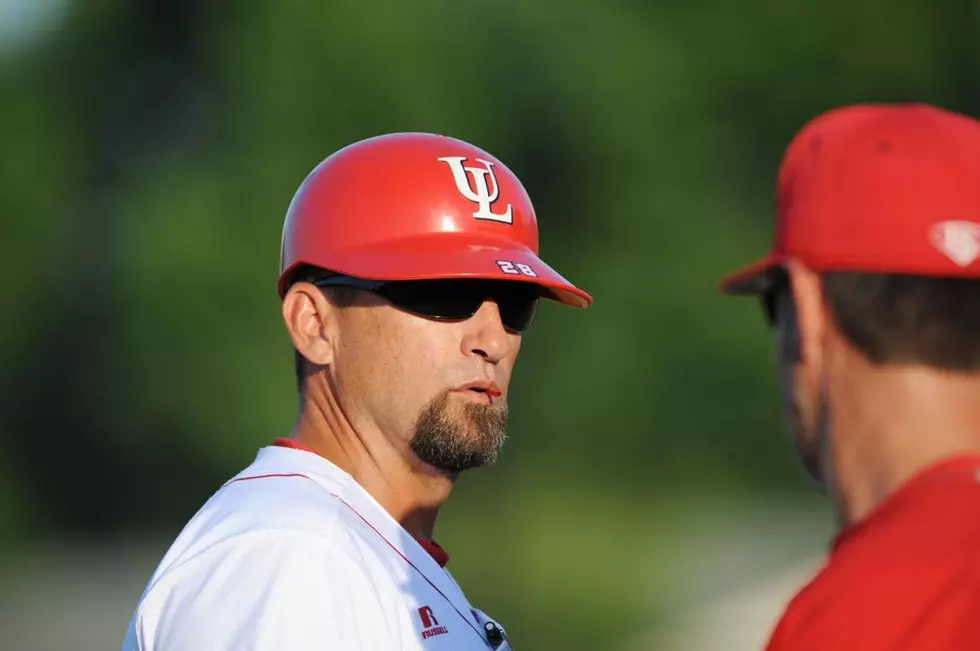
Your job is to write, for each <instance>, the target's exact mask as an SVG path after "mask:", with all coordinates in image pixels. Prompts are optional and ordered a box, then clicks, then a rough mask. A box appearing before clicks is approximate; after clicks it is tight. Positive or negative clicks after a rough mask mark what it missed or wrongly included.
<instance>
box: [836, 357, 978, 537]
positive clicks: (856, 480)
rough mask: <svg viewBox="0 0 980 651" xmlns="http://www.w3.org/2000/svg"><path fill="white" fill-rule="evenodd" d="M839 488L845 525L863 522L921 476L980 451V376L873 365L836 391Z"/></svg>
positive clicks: (837, 490)
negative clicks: (960, 456)
mask: <svg viewBox="0 0 980 651" xmlns="http://www.w3.org/2000/svg"><path fill="white" fill-rule="evenodd" d="M830 398H831V402H830V404H831V410H832V411H831V413H830V432H831V433H830V436H831V449H830V452H829V454H830V457H831V459H832V463H833V471H834V474H833V478H832V481H833V484H834V486H833V489H834V490H835V492H836V497H837V501H838V506H839V508H840V511H841V516H842V520H843V523H844V524H845V525H850V524H855V523H857V522H860V521H862V520H863V519H864V518H866V517H867V516H868V514H869V513H870V512H871V511H873V510H874V509H875V508H876V507H877V506H878V505H880V504H881V503H882V502H883V501H885V500H886V499H887V498H888V497H889V496H891V495H892V494H893V493H894V492H895V491H896V490H897V489H898V488H900V487H901V486H902V485H903V484H904V483H905V482H906V481H908V480H909V479H910V478H911V477H912V476H913V475H915V474H917V473H918V472H920V471H921V470H924V469H925V468H927V467H929V466H931V465H933V464H935V463H938V462H940V461H942V460H944V459H948V458H951V457H954V456H958V455H962V454H967V453H976V454H980V378H978V377H977V376H967V375H953V374H942V373H939V372H936V371H934V370H931V369H925V368H920V367H896V368H890V369H881V368H873V367H868V368H867V369H864V370H862V371H861V372H859V373H855V374H852V375H851V378H850V381H849V382H845V383H840V384H839V385H838V386H837V387H836V390H835V391H834V392H833V395H831V397H830Z"/></svg>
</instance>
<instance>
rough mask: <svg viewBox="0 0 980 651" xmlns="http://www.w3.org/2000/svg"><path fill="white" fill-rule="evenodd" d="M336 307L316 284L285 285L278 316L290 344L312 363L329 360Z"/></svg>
mask: <svg viewBox="0 0 980 651" xmlns="http://www.w3.org/2000/svg"><path fill="white" fill-rule="evenodd" d="M336 310H337V308H336V307H334V306H333V305H332V304H331V303H330V302H329V301H328V300H327V299H326V297H325V296H324V295H323V292H321V291H320V289H319V288H318V287H316V286H315V285H313V284H311V283H307V282H298V283H296V284H294V285H293V286H292V287H290V288H289V291H288V292H287V293H286V297H285V298H284V299H283V302H282V318H283V321H284V322H285V324H286V330H288V331H289V336H290V338H291V339H292V340H293V346H294V347H295V348H296V350H298V351H299V352H300V353H301V354H302V355H303V357H305V358H306V359H308V360H309V361H310V362H312V363H313V364H317V365H319V366H326V365H328V364H331V363H332V362H333V355H334V344H335V343H336V342H335V332H334V330H335V322H336V314H335V312H336Z"/></svg>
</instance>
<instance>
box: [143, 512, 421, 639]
mask: <svg viewBox="0 0 980 651" xmlns="http://www.w3.org/2000/svg"><path fill="white" fill-rule="evenodd" d="M399 613H400V609H399V608H398V606H397V605H396V604H395V603H386V598H385V596H384V595H382V594H381V593H380V592H379V590H378V589H377V588H376V587H375V585H374V582H373V581H371V579H370V576H368V574H367V572H366V570H365V569H364V568H363V567H360V566H359V565H358V564H357V563H355V562H354V560H353V559H352V558H351V557H350V556H348V555H346V554H345V553H344V552H342V551H337V549H336V548H335V547H334V546H333V545H332V544H331V543H330V542H329V541H328V540H327V539H323V538H319V537H317V536H315V535H313V534H309V533H303V532H297V531H275V530H273V531H261V532H253V533H247V534H242V535H239V536H236V537H235V538H232V539H229V540H225V541H223V542H221V543H218V544H217V545H214V546H213V547H211V548H209V549H207V550H205V551H204V552H203V553H200V554H198V555H197V556H194V557H193V558H190V559H188V560H185V561H182V562H180V563H178V564H177V565H176V566H175V567H172V568H169V569H168V570H167V571H166V572H164V573H163V575H162V576H161V577H160V578H159V580H158V581H156V582H155V583H154V584H153V585H152V586H151V588H150V589H149V591H148V592H147V594H146V596H145V598H144V599H143V600H142V602H141V604H140V607H139V609H138V611H137V613H136V615H135V617H134V621H133V627H132V628H131V632H130V636H129V639H130V642H129V644H130V645H131V646H130V647H126V645H124V651H130V649H131V648H132V638H133V637H136V638H137V640H138V646H136V647H135V649H133V651H137V650H138V651H285V650H287V649H288V650H289V651H307V650H309V651H314V650H316V651H331V650H334V649H337V650H340V649H343V650H344V651H361V650H363V651H368V650H369V649H370V650H372V651H374V650H377V649H393V650H397V649H400V648H401V647H402V645H401V642H400V640H403V639H404V635H403V632H401V631H399V628H398V627H399V626H400V623H399V622H400V621H401V620H400V619H399V617H398V614H399Z"/></svg>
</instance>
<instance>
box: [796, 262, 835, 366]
mask: <svg viewBox="0 0 980 651" xmlns="http://www.w3.org/2000/svg"><path fill="white" fill-rule="evenodd" d="M786 271H787V272H788V274H789V282H790V288H791V290H792V293H793V303H794V305H795V309H796V320H797V327H798V328H799V338H800V350H799V356H800V360H801V361H802V362H804V363H805V362H815V361H817V360H819V359H820V358H821V357H822V356H823V352H824V351H823V348H824V346H825V345H826V334H827V327H828V325H829V319H830V312H829V310H828V309H827V303H826V301H825V300H824V294H823V280H822V279H821V277H820V274H819V273H817V272H816V271H814V270H813V269H810V268H809V267H807V266H806V265H804V264H803V263H801V262H799V261H798V260H789V261H788V262H787V263H786Z"/></svg>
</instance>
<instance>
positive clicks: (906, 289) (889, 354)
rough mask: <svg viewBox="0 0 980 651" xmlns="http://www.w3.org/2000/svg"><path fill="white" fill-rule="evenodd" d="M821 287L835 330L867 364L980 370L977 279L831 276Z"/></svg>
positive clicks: (825, 277)
mask: <svg viewBox="0 0 980 651" xmlns="http://www.w3.org/2000/svg"><path fill="white" fill-rule="evenodd" d="M823 288H824V296H825V298H826V300H827V303H828V305H829V307H830V310H831V312H832V314H833V318H834V322H835V324H836V325H837V327H838V329H839V330H840V331H841V332H842V333H843V334H844V336H845V337H847V339H848V340H849V341H850V342H851V343H852V344H853V345H854V346H855V347H856V348H857V349H858V350H860V351H861V353H862V354H864V355H865V356H866V357H867V358H868V360H870V361H871V362H872V363H874V364H882V365H883V364H923V365H926V366H931V367H934V368H938V369H943V370H946V371H952V372H964V373H965V372H976V371H980V279H973V278H938V277H932V276H916V275H908V274H881V273H857V272H837V271H834V272H827V273H824V274H823Z"/></svg>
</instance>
